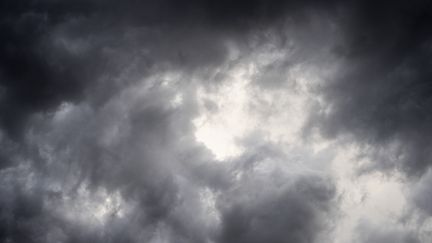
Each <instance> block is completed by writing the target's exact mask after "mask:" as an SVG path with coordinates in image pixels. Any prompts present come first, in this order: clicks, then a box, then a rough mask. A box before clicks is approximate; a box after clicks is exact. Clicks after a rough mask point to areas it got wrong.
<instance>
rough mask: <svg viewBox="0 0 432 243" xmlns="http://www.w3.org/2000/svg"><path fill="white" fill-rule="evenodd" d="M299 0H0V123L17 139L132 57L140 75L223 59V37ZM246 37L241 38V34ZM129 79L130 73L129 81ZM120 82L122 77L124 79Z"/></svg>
mask: <svg viewBox="0 0 432 243" xmlns="http://www.w3.org/2000/svg"><path fill="white" fill-rule="evenodd" d="M303 5H312V4H310V3H303V2H302V1H298V2H297V1H293V2H287V1H274V2H272V3H268V2H267V1H260V0H254V1H234V2H232V1H222V2H217V3H213V2H212V1H188V2H187V3H178V2H176V1H169V0H165V1H134V0H130V1H122V2H118V1H97V0H94V1H66V2H65V1H51V0H42V1H20V2H19V3H17V2H16V1H3V2H2V3H1V6H0V9H1V10H0V11H1V19H0V32H1V33H2V35H1V36H2V37H1V38H0V46H1V48H0V56H1V59H0V68H1V69H0V78H1V83H0V87H1V99H2V102H1V107H0V111H1V117H0V123H1V126H2V127H3V128H4V130H5V131H6V132H7V133H8V134H9V135H11V136H14V137H20V135H22V134H21V133H22V132H21V130H22V129H23V128H24V126H25V124H26V121H27V120H28V119H29V116H31V115H32V114H34V113H35V112H41V111H42V112H45V111H49V110H52V109H53V108H55V107H56V106H57V105H59V104H60V103H61V102H62V101H77V100H79V99H82V97H83V95H85V94H86V92H88V91H87V90H88V89H89V88H90V87H93V86H97V85H96V83H99V84H100V85H99V86H97V87H98V88H104V89H106V92H105V93H106V94H107V95H108V94H110V93H111V92H113V90H115V89H116V88H118V86H116V85H115V84H112V83H111V82H103V81H106V79H112V78H113V77H112V76H116V75H118V73H119V72H121V71H124V69H125V65H127V66H128V68H133V67H132V65H130V64H128V63H131V62H132V61H133V60H135V61H136V62H137V63H135V65H136V66H135V69H137V70H139V72H138V73H139V74H141V75H142V74H144V73H145V72H146V70H148V69H149V68H151V67H155V66H156V67H157V68H159V66H160V65H161V62H163V63H170V64H176V65H181V66H182V68H185V67H194V66H195V67H196V66H200V67H202V66H204V65H205V64H211V63H213V64H215V63H216V64H217V63H220V62H222V61H223V60H224V57H225V54H226V48H225V47H224V40H226V39H227V38H228V37H227V36H229V38H240V39H241V38H244V35H245V34H246V33H248V32H250V31H251V30H252V29H255V28H262V27H266V26H268V25H269V24H271V23H274V22H275V21H277V20H279V19H281V18H282V17H283V16H284V14H285V13H287V12H288V10H289V11H291V12H294V11H297V9H299V8H301V7H302V6H303ZM242 36H243V37H242ZM134 78H137V77H134V76H131V77H129V79H130V80H129V81H132V80H133V79H134ZM122 82H124V81H122Z"/></svg>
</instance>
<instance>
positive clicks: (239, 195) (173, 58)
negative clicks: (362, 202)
mask: <svg viewBox="0 0 432 243" xmlns="http://www.w3.org/2000/svg"><path fill="white" fill-rule="evenodd" d="M431 7H432V6H431V4H430V3H429V2H428V1H409V2H406V1H391V2H390V1H388V2H387V1H383V2H380V3H376V2H373V1H326V2H325V3H324V1H310V0H307V1H279V0H278V1H264V0H252V1H244V0H240V1H226V0H223V1H196V0H193V1H187V2H179V1H171V0H163V1H138V0H126V1H114V0H108V1H102V0H90V1H81V0H78V1H57V0H32V1H30V0H29V1H26V0H24V1H13V0H4V1H1V3H0V33H1V34H0V242H5V243H27V242H29V243H31V242H35V243H37V242H47V243H50V242H64V243H79V242H95V243H96V242H131V243H133V242H151V243H156V242H157V243H159V242H176V243H177V242H178V243H183V242H184V243H186V242H187V243H191V242H196V243H234V242H236V243H243V242H244V243H261V242H274V243H278V242H281V243H282V242H284V243H294V242H295V243H313V242H335V243H337V242H339V243H340V241H337V240H336V238H337V235H335V234H334V232H333V230H334V229H335V228H337V227H338V223H339V221H338V220H339V216H340V214H339V213H340V208H339V206H340V200H343V199H342V196H341V195H339V194H340V191H339V188H338V187H337V183H336V180H337V179H338V178H333V177H332V174H331V173H328V171H331V169H329V168H327V167H330V166H331V165H330V162H331V161H330V160H331V158H330V157H331V156H327V154H326V152H322V153H317V154H318V155H316V154H314V152H307V151H308V150H307V149H308V147H307V146H306V145H305V147H307V148H304V149H303V150H300V149H296V148H297V147H296V146H301V144H302V143H304V142H305V141H295V142H294V143H295V146H294V145H289V146H285V144H284V143H283V142H267V140H265V137H269V136H270V135H265V134H264V132H263V134H261V133H260V132H261V130H260V129H257V130H258V132H256V133H254V134H253V135H252V136H251V137H253V139H250V140H251V141H246V142H245V141H243V143H244V144H242V145H244V147H245V149H244V151H243V152H242V153H241V154H240V155H238V156H234V157H229V158H223V159H218V158H216V157H217V156H215V155H214V153H213V152H214V151H212V149H211V148H209V147H208V146H207V144H205V142H202V141H198V140H197V137H196V131H197V129H198V128H197V127H196V125H195V123H194V122H195V119H196V118H197V117H200V116H202V115H203V114H204V111H203V110H202V109H201V107H200V102H201V100H205V102H206V107H207V110H208V111H209V112H212V113H216V112H218V111H219V110H218V109H221V107H220V104H218V102H217V100H216V102H215V101H214V100H213V101H211V100H210V98H211V97H210V96H209V97H205V98H204V99H203V98H202V93H203V92H209V93H212V92H213V93H212V94H216V93H217V92H216V91H217V90H219V89H221V87H225V85H229V82H231V81H232V79H234V78H236V77H237V76H238V77H244V76H245V75H243V74H241V72H240V71H236V69H235V67H237V66H241V65H243V64H244V63H243V62H246V61H245V60H249V59H253V62H254V63H259V65H258V64H256V66H251V65H249V66H247V65H246V64H244V66H247V68H246V69H248V70H254V71H252V73H253V75H251V78H252V79H253V82H252V84H251V85H253V87H254V88H256V89H258V90H260V92H258V93H259V94H262V95H263V97H264V96H265V95H264V93H265V92H267V91H268V90H272V91H275V90H276V91H277V90H284V89H287V90H297V89H299V90H300V89H301V88H299V87H300V86H301V85H302V84H301V80H297V79H298V77H296V76H295V75H294V74H293V73H294V71H295V70H298V68H299V67H301V68H304V69H301V70H311V71H310V72H315V71H316V72H317V73H319V72H323V73H325V71H328V73H331V74H330V75H327V76H326V77H320V79H322V80H320V81H319V84H318V85H317V86H316V87H315V86H314V87H312V88H311V90H312V91H313V93H312V96H314V97H317V99H320V101H322V102H319V105H310V107H312V112H310V113H308V114H307V120H306V124H303V125H304V126H303V127H305V130H304V131H305V133H307V132H308V131H314V129H316V130H317V131H318V132H319V133H320V134H321V135H324V136H323V137H324V138H325V139H339V138H341V139H346V138H348V140H344V141H349V142H350V143H353V144H355V145H356V146H358V147H360V148H361V149H360V150H361V152H362V153H363V154H365V155H366V156H367V157H368V158H370V159H371V164H369V165H368V166H369V167H367V168H366V170H365V171H369V170H370V169H378V170H380V171H385V172H388V171H392V170H393V169H397V170H398V171H399V172H402V174H404V175H409V176H412V177H410V178H413V180H412V181H411V183H412V185H414V187H413V188H411V189H412V192H411V194H410V198H409V199H410V200H409V202H410V206H412V207H413V208H415V209H418V210H420V211H421V212H422V213H424V214H425V217H426V218H428V217H429V215H431V214H432V213H431V211H432V210H431V207H430V204H431V203H432V200H431V198H430V196H427V194H428V193H429V192H430V191H431V189H430V188H431V185H430V184H431V183H430V179H428V178H429V177H428V174H427V173H426V174H427V175H426V176H423V177H421V176H422V175H423V174H425V172H426V171H427V170H428V169H429V167H430V165H431V159H430V157H431V155H432V147H431V146H432V145H431V144H432V141H431V137H432V134H431V133H432V125H431V124H432V123H431V115H430V114H432V111H431V110H430V109H431V108H430V107H432V100H431V97H432V96H431V94H432V83H431V81H430V79H431V77H432V75H431V71H430V68H429V66H430V65H429V64H432V63H430V59H431V58H430V55H431V54H432V53H431V50H432V49H431V48H432V45H431V44H432V42H431V41H432V35H431V33H432V32H431V31H430V26H431V24H432V15H431V13H432V12H431V10H432V9H431ZM263 50H264V51H268V52H269V53H271V54H267V55H264V54H266V53H264V54H262V53H261V52H262V51H263ZM275 57H276V58H275ZM269 60H270V61H269ZM272 60H276V61H272ZM333 62H334V63H333ZM330 64H334V66H337V68H335V70H324V69H327V68H329V67H332V65H330ZM242 67H243V66H242ZM305 67H306V68H305ZM307 67H313V68H310V69H308V68H307ZM227 70H228V71H227ZM232 70H234V71H232ZM317 70H318V71H317ZM236 72H238V73H236ZM236 75H237V76H236ZM242 75H243V76H242ZM302 75H303V76H304V77H306V78H305V79H307V77H309V76H308V73H307V72H306V71H305V72H304V73H303V74H302ZM287 80H288V81H287ZM227 83H228V84H227ZM308 85H309V84H308ZM306 86H307V85H306ZM311 86H313V85H312V84H311ZM296 92H297V91H296ZM299 92H300V91H299ZM287 96H288V93H287ZM241 98H242V97H240V95H239V99H241ZM259 98H260V97H255V98H254V99H256V100H255V101H256V102H257V103H256V104H258V103H259V102H264V101H263V100H264V98H263V99H262V100H261V99H259ZM207 99H208V100H207ZM219 99H224V98H219ZM268 102H269V103H271V102H272V101H268ZM293 104H294V106H295V103H293ZM314 104H315V103H314ZM291 105H292V104H291ZM273 106H275V105H270V106H269V107H273ZM208 107H211V109H210V108H208ZM224 109H226V108H224ZM227 110H229V109H227ZM261 112H262V114H258V116H262V117H266V116H269V117H271V116H273V115H274V114H267V113H266V112H267V111H264V109H262V111H261ZM302 112H303V111H302ZM305 112H308V111H305ZM234 113H235V112H234ZM230 115H232V114H231V113H230ZM234 115H235V114H234ZM300 115H303V114H293V119H294V118H295V116H300ZM246 120H247V119H246ZM247 122H248V121H245V120H242V121H238V122H236V125H238V126H242V125H244V126H246V125H247V124H246V123H247ZM220 123H221V124H222V122H220ZM242 123H243V124H242ZM264 125H268V126H270V125H269V124H264ZM259 126H261V124H260V125H259ZM261 128H262V127H261ZM278 129H279V130H284V129H286V130H289V129H290V127H289V126H288V125H287V126H286V127H285V126H282V128H278ZM257 134H258V135H257ZM216 135H217V134H216ZM261 135H262V136H261ZM309 135H310V134H309ZM290 136H291V135H290ZM215 139H216V138H215ZM246 140H247V139H246ZM260 140H262V141H260ZM305 140H307V141H309V140H308V139H305ZM307 141H306V142H307ZM220 143H223V141H222V142H220ZM311 146H312V145H311ZM299 151H300V152H299ZM321 157H322V158H321ZM318 164H319V165H318ZM311 165H312V166H311ZM308 166H311V167H313V168H312V169H311V168H309V167H308ZM316 168H320V169H316ZM322 168H325V169H322ZM416 179H419V180H416ZM410 185H411V184H410ZM371 217H372V216H371ZM351 238H352V242H359V243H362V242H372V243H375V242H376V243H387V242H401V243H402V242H403V243H417V242H422V241H421V240H420V237H419V236H418V235H416V232H414V231H410V230H407V229H396V228H395V229H393V228H389V229H387V228H384V227H373V226H371V224H369V223H368V222H367V223H365V222H363V223H360V224H359V226H358V227H357V228H356V232H354V233H352V237H351ZM425 242H426V241H425Z"/></svg>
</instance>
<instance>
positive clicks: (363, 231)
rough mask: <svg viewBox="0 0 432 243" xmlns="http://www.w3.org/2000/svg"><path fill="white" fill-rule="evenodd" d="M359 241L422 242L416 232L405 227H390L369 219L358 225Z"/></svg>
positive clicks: (380, 242) (385, 242) (372, 242)
mask: <svg viewBox="0 0 432 243" xmlns="http://www.w3.org/2000/svg"><path fill="white" fill-rule="evenodd" d="M357 237H358V238H357V241H355V242H359V243H362V242H370V243H387V242H398V243H399V242H400V243H417V242H420V240H419V239H418V237H417V236H416V234H415V233H414V232H410V231H408V230H404V229H397V228H389V227H387V226H379V225H374V224H372V223H370V222H368V221H362V222H360V223H359V225H358V227H357Z"/></svg>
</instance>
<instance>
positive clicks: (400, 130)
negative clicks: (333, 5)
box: [310, 1, 432, 175]
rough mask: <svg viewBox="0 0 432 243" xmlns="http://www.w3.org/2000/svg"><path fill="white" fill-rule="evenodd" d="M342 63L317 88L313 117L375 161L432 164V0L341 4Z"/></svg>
mask: <svg viewBox="0 0 432 243" xmlns="http://www.w3.org/2000/svg"><path fill="white" fill-rule="evenodd" d="M339 15H340V16H339V18H341V19H342V20H343V21H341V22H340V24H341V26H342V34H343V39H344V41H343V42H342V43H341V44H340V46H339V47H338V48H336V49H335V52H334V53H335V55H336V56H338V59H339V61H338V62H340V64H341V68H340V69H339V71H338V72H337V73H335V74H334V76H333V78H332V80H328V82H326V83H324V84H323V87H322V88H321V90H320V91H318V95H322V97H323V98H324V100H325V105H323V107H321V108H320V110H319V112H317V113H314V114H312V116H311V118H310V122H311V124H315V125H316V126H317V127H319V128H320V131H321V133H322V134H324V135H325V136H327V137H330V138H335V137H345V138H346V137H351V138H353V139H354V140H355V141H357V142H358V143H359V144H360V146H363V147H365V148H367V150H365V151H366V152H367V153H369V155H372V157H373V158H375V161H376V163H374V164H373V165H372V167H371V168H374V169H379V170H388V169H397V170H399V171H402V172H404V173H406V174H408V175H415V174H422V173H423V172H424V171H425V170H426V168H427V167H429V165H430V159H429V158H430V151H432V150H431V147H430V144H431V143H430V141H429V138H430V136H429V134H430V132H431V127H430V125H429V124H430V114H431V112H430V110H429V109H430V108H429V107H431V104H430V102H431V99H430V94H431V92H430V87H431V85H430V78H431V76H430V70H429V62H430V55H431V53H430V44H431V36H430V31H429V26H430V23H431V16H430V4H429V3H426V2H424V1H414V2H411V3H409V4H408V3H406V2H403V1H396V2H394V1H393V2H391V3H390V2H388V3H387V4H385V3H383V4H374V3H371V2H368V1H366V2H358V3H355V4H354V3H353V4H348V5H346V6H345V7H343V8H341V11H340V14H339Z"/></svg>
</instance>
